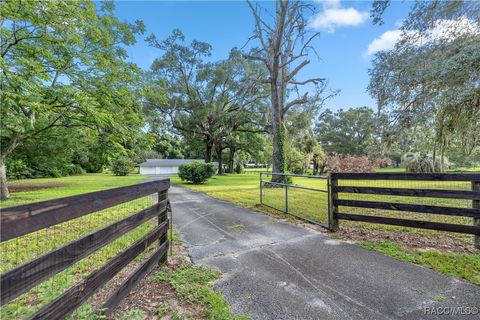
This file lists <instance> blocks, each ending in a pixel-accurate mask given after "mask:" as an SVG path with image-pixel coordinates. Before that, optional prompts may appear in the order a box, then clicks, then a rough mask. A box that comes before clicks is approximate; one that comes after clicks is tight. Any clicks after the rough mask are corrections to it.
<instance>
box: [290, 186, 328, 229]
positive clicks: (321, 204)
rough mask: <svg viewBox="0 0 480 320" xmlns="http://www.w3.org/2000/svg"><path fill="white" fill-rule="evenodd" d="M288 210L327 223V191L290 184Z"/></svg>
mask: <svg viewBox="0 0 480 320" xmlns="http://www.w3.org/2000/svg"><path fill="white" fill-rule="evenodd" d="M288 212H289V213H291V214H294V215H296V216H299V217H303V218H305V219H309V220H312V221H316V222H319V223H321V224H325V225H327V224H328V193H326V192H319V191H318V190H309V189H303V188H297V187H294V186H290V187H288Z"/></svg>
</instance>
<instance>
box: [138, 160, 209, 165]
mask: <svg viewBox="0 0 480 320" xmlns="http://www.w3.org/2000/svg"><path fill="white" fill-rule="evenodd" d="M192 161H200V162H204V160H203V159H147V161H145V162H143V163H140V167H177V166H179V165H181V164H185V163H189V162H192Z"/></svg>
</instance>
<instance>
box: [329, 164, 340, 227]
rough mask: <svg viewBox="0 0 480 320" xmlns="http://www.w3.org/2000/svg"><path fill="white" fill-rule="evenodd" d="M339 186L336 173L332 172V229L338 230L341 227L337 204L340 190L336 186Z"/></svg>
mask: <svg viewBox="0 0 480 320" xmlns="http://www.w3.org/2000/svg"><path fill="white" fill-rule="evenodd" d="M337 186H338V179H337V176H336V175H335V173H332V174H331V175H330V196H331V200H330V204H331V211H332V212H331V215H332V224H331V226H330V229H332V231H338V228H339V227H340V223H339V221H338V219H337V213H338V206H337V199H338V192H337V191H336V189H335V188H336V187H337Z"/></svg>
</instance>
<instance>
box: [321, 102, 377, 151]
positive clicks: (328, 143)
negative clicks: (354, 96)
mask: <svg viewBox="0 0 480 320" xmlns="http://www.w3.org/2000/svg"><path fill="white" fill-rule="evenodd" d="M376 124H377V119H376V117H375V115H374V112H373V110H372V109H370V108H367V107H362V108H352V109H348V110H342V109H340V110H339V111H337V112H335V113H333V112H332V111H330V110H328V109H327V110H326V111H324V112H323V113H322V114H321V115H320V116H319V118H318V122H317V123H316V125H315V133H316V136H317V139H318V141H319V143H320V145H322V147H324V148H325V149H326V150H327V151H328V152H329V154H332V153H337V154H342V155H344V154H351V155H367V152H368V149H369V146H370V145H371V144H372V143H373V142H374V141H375V136H376V127H377V126H376Z"/></svg>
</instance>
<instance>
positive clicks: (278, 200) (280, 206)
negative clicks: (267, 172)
mask: <svg viewBox="0 0 480 320" xmlns="http://www.w3.org/2000/svg"><path fill="white" fill-rule="evenodd" d="M261 190H262V204H263V205H266V206H268V207H271V208H273V209H276V210H279V211H285V209H286V207H285V204H286V201H285V200H286V198H285V187H284V186H283V185H277V184H272V183H270V182H267V181H263V182H262V188H261Z"/></svg>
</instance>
